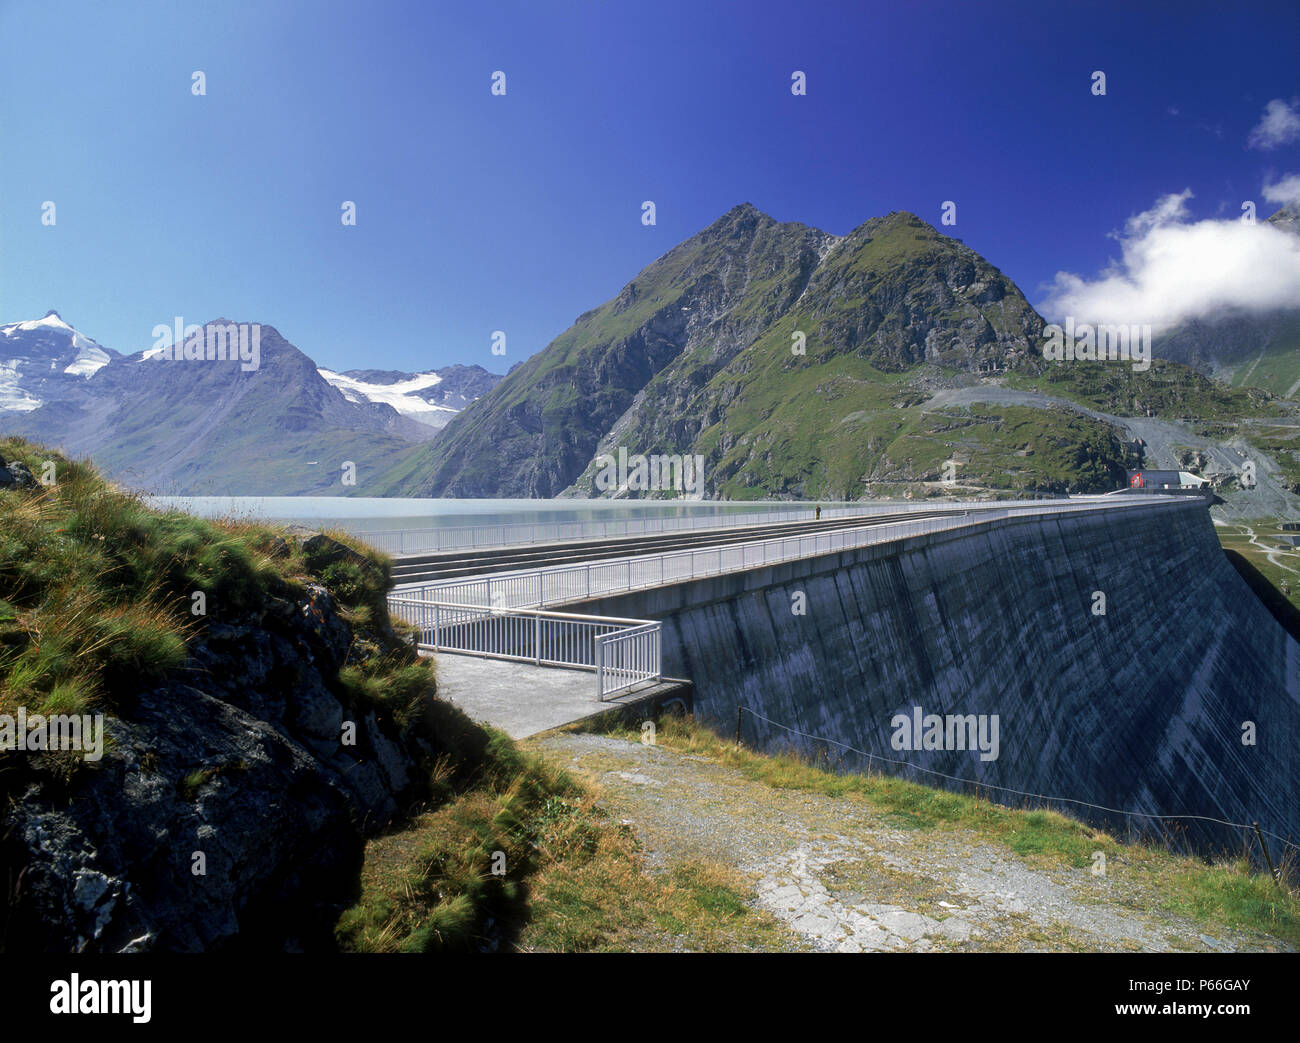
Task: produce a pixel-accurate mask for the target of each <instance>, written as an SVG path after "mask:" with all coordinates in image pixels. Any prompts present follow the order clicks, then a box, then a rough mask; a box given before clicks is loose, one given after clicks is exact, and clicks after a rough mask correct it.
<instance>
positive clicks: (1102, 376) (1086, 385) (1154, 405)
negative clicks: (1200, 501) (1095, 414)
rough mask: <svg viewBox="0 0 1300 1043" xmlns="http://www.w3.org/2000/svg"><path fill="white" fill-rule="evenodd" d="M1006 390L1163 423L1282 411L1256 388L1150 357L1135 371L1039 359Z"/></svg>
mask: <svg viewBox="0 0 1300 1043" xmlns="http://www.w3.org/2000/svg"><path fill="white" fill-rule="evenodd" d="M1007 386H1008V387H1013V388H1019V389H1022V390H1034V391H1041V392H1042V393H1044V394H1047V395H1055V396H1057V397H1060V398H1065V399H1069V400H1071V401H1073V402H1078V403H1080V404H1081V405H1085V406H1091V407H1092V408H1093V409H1096V410H1099V411H1101V412H1103V413H1111V414H1113V415H1115V416H1146V415H1148V413H1149V415H1151V416H1156V417H1160V418H1162V419H1165V420H1189V421H1192V422H1220V423H1222V422H1233V421H1240V420H1244V419H1250V418H1255V417H1264V416H1280V415H1283V414H1284V413H1285V408H1284V407H1283V404H1282V403H1281V402H1280V401H1279V400H1278V399H1277V397H1276V396H1275V395H1273V394H1272V393H1271V392H1269V391H1266V390H1264V389H1262V388H1256V387H1247V388H1233V387H1228V386H1227V385H1225V384H1221V383H1220V382H1218V381H1216V380H1214V379H1212V378H1210V377H1207V376H1204V375H1203V374H1201V373H1198V372H1197V371H1196V370H1194V369H1192V368H1191V367H1189V366H1184V365H1181V364H1179V363H1177V362H1168V361H1165V360H1164V359H1153V360H1152V362H1151V368H1150V369H1148V370H1146V371H1145V372H1141V373H1135V372H1134V371H1133V367H1132V364H1131V363H1128V362H1121V361H1116V362H1056V363H1051V362H1047V361H1045V360H1044V359H1042V358H1041V357H1039V358H1037V359H1036V360H1034V361H1033V362H1032V364H1031V365H1027V366H1025V367H1024V368H1023V369H1022V371H1021V372H1019V373H1014V374H1011V375H1010V376H1009V377H1008V379H1007Z"/></svg>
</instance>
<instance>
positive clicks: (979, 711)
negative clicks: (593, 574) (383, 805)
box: [569, 499, 1300, 857]
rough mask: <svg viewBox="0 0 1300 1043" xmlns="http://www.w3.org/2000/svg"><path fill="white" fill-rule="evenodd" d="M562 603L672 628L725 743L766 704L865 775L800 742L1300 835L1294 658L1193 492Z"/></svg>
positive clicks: (1172, 833)
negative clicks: (965, 728) (942, 734)
mask: <svg viewBox="0 0 1300 1043" xmlns="http://www.w3.org/2000/svg"><path fill="white" fill-rule="evenodd" d="M569 611H574V612H584V613H592V614H598V615H612V616H625V617H626V616H638V617H643V618H651V619H657V620H662V622H663V672H664V674H665V675H673V676H677V677H684V678H690V679H691V680H692V681H693V682H694V685H695V706H694V709H695V712H696V714H697V715H698V717H699V718H700V719H701V720H704V721H706V722H708V723H710V724H711V725H712V726H714V727H715V728H716V729H717V730H719V731H721V732H722V733H723V734H731V733H732V732H734V730H735V728H736V722H737V708H738V707H744V708H745V709H746V710H747V711H751V712H745V713H743V720H742V726H743V728H742V730H743V738H744V741H745V742H746V743H747V744H748V745H750V746H752V747H756V748H759V749H765V750H780V749H789V748H791V747H793V748H796V749H799V750H801V751H802V752H805V753H809V754H813V753H817V752H819V751H825V750H827V749H830V750H831V751H833V752H835V754H836V759H837V760H838V763H839V764H840V766H841V767H843V768H844V769H845V770H859V769H862V768H865V767H866V766H867V764H868V761H867V760H866V759H865V758H862V757H860V756H859V755H857V754H854V753H844V751H842V750H838V749H837V748H836V747H833V746H832V747H828V746H827V744H825V743H821V742H817V741H813V740H810V739H808V738H805V737H802V736H800V735H797V734H795V733H793V732H791V731H789V730H787V729H794V730H795V731H796V732H802V733H806V734H807V735H811V736H819V737H822V738H825V739H829V740H833V741H834V742H836V743H841V744H844V745H846V746H849V747H854V748H856V749H857V750H860V751H867V752H870V753H872V754H875V755H878V756H883V757H888V758H892V759H893V760H895V761H901V762H904V764H903V765H899V764H882V763H881V762H879V761H877V762H875V763H874V767H875V768H876V769H878V770H883V771H885V772H887V773H890V774H902V775H906V776H908V777H912V778H915V779H916V780H917V781H921V782H924V783H926V784H927V785H932V786H946V787H947V788H951V789H957V790H963V791H967V792H971V791H974V788H975V787H973V786H971V785H968V784H965V783H959V782H951V781H946V780H944V779H941V778H938V777H936V776H934V775H929V774H926V773H924V772H919V771H915V770H914V769H915V768H923V769H930V770H932V771H936V772H942V773H945V774H947V775H951V776H955V777H957V778H958V779H962V780H970V781H971V782H972V783H975V784H978V786H979V787H991V786H1000V787H1006V788H1007V789H1010V790H1019V791H1025V792H1027V793H1033V794H1040V795H1047V796H1051V797H1061V798H1071V799H1073V800H1075V801H1081V802H1086V803H1087V804H1092V805H1099V806H1100V807H1101V808H1109V809H1119V810H1121V811H1123V812H1128V813H1130V814H1129V815H1116V814H1112V813H1110V812H1107V811H1104V810H1100V809H1098V808H1090V807H1087V806H1084V805H1083V804H1077V803H1061V804H1051V803H1050V802H1048V801H1042V800H1038V799H1032V800H1023V799H1018V798H1017V797H1016V796H1015V795H1012V794H1007V793H1000V792H998V791H996V790H984V789H981V790H980V791H981V792H983V793H984V794H985V795H987V796H989V797H991V798H992V799H995V800H998V801H999V802H1001V803H1006V804H1010V805H1013V806H1025V805H1028V804H1032V805H1034V806H1054V807H1057V808H1059V810H1062V811H1065V812H1066V813H1068V814H1071V815H1073V816H1075V817H1078V818H1082V819H1084V820H1086V821H1089V822H1092V823H1093V824H1095V825H1097V826H1100V827H1102V828H1105V829H1107V830H1109V831H1112V832H1114V833H1115V834H1117V835H1119V836H1121V837H1124V836H1135V835H1140V834H1147V835H1151V834H1158V835H1160V836H1162V837H1163V838H1164V839H1165V840H1166V841H1168V842H1171V843H1172V844H1174V845H1175V846H1178V847H1183V848H1191V849H1198V850H1202V851H1208V850H1213V849H1226V850H1231V851H1240V850H1241V847H1242V842H1243V836H1242V831H1241V830H1240V829H1230V828H1227V827H1224V826H1220V825H1216V824H1215V823H1213V822H1207V821H1199V820H1196V819H1192V818H1181V819H1175V818H1164V819H1162V818H1143V817H1140V816H1142V815H1151V816H1205V817H1207V818H1212V819H1225V820H1228V821H1230V822H1234V823H1249V822H1253V821H1258V822H1259V824H1260V826H1261V827H1262V828H1263V829H1265V830H1268V831H1271V832H1272V833H1274V834H1277V835H1278V836H1281V837H1285V838H1287V839H1288V840H1292V841H1294V840H1296V839H1297V838H1300V814H1297V800H1296V797H1297V791H1298V790H1300V781H1298V780H1300V772H1298V770H1297V769H1298V768H1300V752H1298V751H1300V645H1297V643H1296V641H1294V640H1293V639H1292V638H1291V637H1290V636H1289V635H1288V634H1287V633H1286V631H1285V630H1284V629H1283V628H1282V627H1281V626H1280V625H1279V624H1278V623H1277V622H1276V621H1275V620H1274V618H1273V617H1272V615H1271V614H1270V613H1269V612H1268V610H1267V609H1266V608H1265V607H1264V606H1263V604H1262V603H1261V602H1260V601H1259V600H1258V599H1257V598H1256V596H1255V595H1254V594H1253V593H1252V592H1251V591H1250V589H1249V588H1248V587H1247V585H1246V583H1245V581H1244V580H1242V579H1241V578H1240V577H1239V576H1238V574H1237V573H1236V571H1235V570H1234V569H1233V568H1232V566H1231V564H1230V563H1229V562H1228V561H1227V560H1226V558H1225V556H1224V554H1223V552H1222V550H1221V549H1220V546H1219V542H1218V539H1217V537H1216V535H1215V533H1214V528H1213V524H1212V522H1211V520H1210V517H1209V512H1208V510H1207V508H1206V506H1205V503H1204V501H1202V500H1200V499H1187V500H1182V501H1179V502H1172V503H1171V502H1166V503H1160V504H1154V503H1153V504H1152V505H1150V506H1140V507H1130V508H1127V509H1125V510H1122V511H1113V512H1112V511H1092V512H1086V511H1085V512H1078V513H1064V514H1042V515H1031V516H1024V517H1011V518H1002V519H995V520H990V521H988V522H985V523H983V524H980V525H975V526H971V527H968V528H962V529H955V530H951V531H941V532H932V533H926V534H921V535H915V536H910V537H906V538H903V539H899V540H896V541H893V542H889V543H884V544H878V545H874V546H868V547H861V548H856V549H852V550H845V551H841V552H837V553H833V554H827V555H823V556H819V557H812V558H807V559H803V560H797V561H789V562H783V563H780V564H775V565H771V566H768V567H763V568H758V569H754V570H751V571H746V572H740V573H731V574H726V575H719V576H714V577H710V578H706V579H697V580H692V581H689V582H682V583H676V584H672V585H668V586H663V587H658V588H655V589H651V590H643V591H636V592H631V593H625V594H620V595H614V596H608V597H602V598H599V599H593V600H588V601H584V602H581V603H578V604H574V605H572V606H571V607H570V608H569ZM930 715H937V716H938V719H939V722H940V725H942V724H943V723H944V719H952V718H954V717H955V715H960V716H961V717H962V718H963V719H965V720H966V721H968V722H969V735H968V741H966V742H965V743H964V744H962V743H959V744H958V745H959V747H960V746H961V745H964V746H965V747H966V748H952V747H953V743H952V729H951V726H950V725H949V729H948V732H947V734H946V737H947V739H948V741H946V742H944V741H938V742H933V743H932V742H930V741H929V739H928V737H927V736H928V735H929V733H930V732H931V727H930V721H929V720H928V718H930ZM967 715H973V718H974V719H971V718H970V717H968V716H967ZM769 722H774V723H769ZM977 722H978V728H977ZM781 726H784V727H781ZM918 726H919V727H918ZM914 731H915V732H917V734H915V735H912V734H911V733H912V732H914ZM957 734H958V736H960V735H961V734H962V727H961V725H960V723H959V727H958V729H957ZM977 742H978V744H979V746H980V748H977V749H971V748H970V747H971V746H974V745H976V744H977ZM1270 845H1271V846H1272V847H1273V853H1274V857H1277V855H1278V854H1279V853H1280V848H1281V845H1280V844H1278V843H1277V842H1276V841H1274V840H1270Z"/></svg>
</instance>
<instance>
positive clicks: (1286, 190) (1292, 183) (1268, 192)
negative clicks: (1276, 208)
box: [1264, 174, 1300, 206]
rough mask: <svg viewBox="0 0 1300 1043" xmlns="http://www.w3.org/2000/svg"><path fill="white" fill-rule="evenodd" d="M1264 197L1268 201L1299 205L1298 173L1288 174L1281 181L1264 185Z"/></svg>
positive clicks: (1299, 185)
mask: <svg viewBox="0 0 1300 1043" xmlns="http://www.w3.org/2000/svg"><path fill="white" fill-rule="evenodd" d="M1264 198H1265V199H1267V200H1268V201H1269V202H1270V203H1280V204H1281V205H1282V206H1286V204H1288V203H1292V204H1297V205H1300V174H1288V175H1287V176H1286V177H1284V178H1283V179H1282V180H1281V181H1278V182H1275V183H1274V184H1271V185H1265V186H1264Z"/></svg>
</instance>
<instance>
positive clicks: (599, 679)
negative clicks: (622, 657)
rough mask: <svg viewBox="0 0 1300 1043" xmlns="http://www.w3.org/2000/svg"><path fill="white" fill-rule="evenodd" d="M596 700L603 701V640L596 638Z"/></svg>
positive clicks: (602, 638) (599, 636)
mask: <svg viewBox="0 0 1300 1043" xmlns="http://www.w3.org/2000/svg"><path fill="white" fill-rule="evenodd" d="M596 699H597V700H598V701H599V702H602V703H603V702H604V701H605V638H604V637H603V636H601V635H597V637H596Z"/></svg>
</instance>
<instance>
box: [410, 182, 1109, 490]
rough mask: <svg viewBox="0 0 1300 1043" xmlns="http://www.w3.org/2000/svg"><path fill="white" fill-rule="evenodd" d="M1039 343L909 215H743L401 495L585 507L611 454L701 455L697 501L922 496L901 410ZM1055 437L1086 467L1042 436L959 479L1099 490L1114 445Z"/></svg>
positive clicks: (458, 423)
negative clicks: (556, 499) (897, 485)
mask: <svg viewBox="0 0 1300 1043" xmlns="http://www.w3.org/2000/svg"><path fill="white" fill-rule="evenodd" d="M1042 326H1043V322H1042V319H1041V318H1040V317H1039V316H1038V315H1037V314H1036V313H1035V312H1034V310H1033V308H1032V307H1031V306H1030V305H1029V303H1028V302H1027V301H1026V300H1025V298H1024V295H1023V294H1022V293H1021V292H1020V291H1019V289H1018V288H1017V287H1016V286H1015V284H1014V283H1013V282H1012V281H1011V280H1010V279H1008V278H1007V277H1006V276H1005V275H1003V274H1002V273H1001V272H999V271H998V270H997V269H996V268H994V267H993V266H992V265H990V264H989V263H988V262H987V261H985V260H984V259H983V258H981V257H980V256H979V255H978V254H977V253H975V252H974V251H973V250H971V249H970V248H968V247H966V246H965V245H963V244H962V243H961V242H959V241H958V240H956V239H952V238H949V237H946V236H944V235H941V234H940V233H939V232H938V231H936V230H935V229H934V228H932V227H931V226H930V225H928V224H926V223H925V222H924V221H922V220H920V219H919V218H917V217H915V216H914V215H912V214H908V213H901V212H900V213H893V214H889V215H887V216H885V217H881V218H876V219H874V220H871V221H868V222H866V223H865V224H863V225H862V226H860V227H859V228H857V229H855V230H854V231H853V232H851V233H850V234H849V235H847V236H843V237H836V236H832V235H828V234H826V233H824V232H819V231H817V230H815V229H811V228H808V227H806V226H804V225H799V224H784V223H779V222H776V221H774V220H773V219H772V218H770V217H768V216H766V215H765V214H762V213H761V212H759V211H758V210H756V209H755V208H754V207H753V206H751V205H749V204H745V205H742V206H739V207H736V208H734V209H733V210H731V211H729V212H728V213H727V214H725V215H723V217H722V218H720V219H719V220H718V221H716V222H715V223H714V224H712V225H710V226H709V227H708V228H706V229H705V230H704V231H703V232H701V233H700V234H699V235H697V236H695V237H693V238H692V239H689V240H687V241H686V242H684V243H682V244H681V245H680V246H678V247H676V248H675V249H673V250H671V251H670V252H669V253H667V254H665V255H664V256H663V257H662V258H660V259H659V260H658V261H656V262H654V263H653V264H651V265H650V266H649V267H647V268H646V269H645V270H644V271H642V272H641V273H640V274H639V275H638V276H637V277H636V278H635V279H634V280H633V281H632V282H631V283H629V284H628V285H627V286H626V287H625V288H624V290H623V291H622V292H621V293H620V294H619V295H618V297H616V298H615V299H614V300H612V301H609V302H607V303H605V304H604V305H602V306H601V307H599V308H597V309H595V310H594V311H591V312H588V313H587V314H585V315H583V316H582V317H581V318H580V319H579V320H578V322H577V323H576V324H575V325H574V326H573V327H572V328H571V329H569V330H568V331H566V332H565V333H564V334H562V335H561V336H560V337H558V338H557V339H556V340H555V341H553V342H552V343H551V344H550V345H549V346H548V347H547V348H546V349H545V350H544V351H542V352H540V353H539V354H538V355H536V356H534V357H533V358H532V359H530V360H529V361H528V362H527V363H525V364H524V365H522V366H520V367H518V368H516V369H515V370H514V371H513V372H512V373H511V374H510V376H509V377H507V378H506V380H504V381H502V383H501V385H500V386H499V387H498V388H497V389H495V390H494V391H493V392H492V393H490V394H488V395H486V396H484V398H483V399H481V400H480V401H479V402H477V403H475V404H474V405H473V406H471V407H470V408H469V409H467V410H466V411H465V413H464V414H463V415H462V416H460V417H458V418H457V419H456V420H455V421H453V422H452V424H451V425H449V427H448V428H447V430H446V431H445V432H444V435H443V437H442V439H440V440H439V442H438V443H436V444H434V445H433V446H431V447H430V448H429V449H428V450H425V452H426V453H427V455H428V458H429V460H428V465H427V468H421V467H420V466H418V465H417V466H412V467H411V468H410V469H409V471H408V477H409V478H411V479H412V480H415V481H417V482H420V483H421V485H420V488H419V491H420V492H424V493H430V494H433V495H445V496H551V495H556V494H557V493H560V492H562V491H564V490H566V489H567V490H569V491H570V492H577V493H590V492H591V491H592V489H593V479H594V476H595V473H596V467H595V465H594V461H595V458H596V457H597V456H598V455H599V454H600V453H601V452H606V451H609V452H614V451H616V448H617V447H619V446H623V447H626V448H627V450H628V452H629V453H631V454H636V453H644V454H646V455H649V454H654V453H660V454H673V453H690V454H700V455H702V456H704V458H705V464H706V468H705V473H706V484H705V494H706V495H708V496H719V495H724V496H728V497H734V498H744V497H754V496H769V495H773V496H832V495H835V496H840V495H850V496H856V495H861V494H863V493H864V492H866V491H868V490H869V489H870V487H871V486H872V484H873V483H891V482H903V481H915V480H921V479H925V478H929V477H931V476H933V478H935V479H936V480H937V478H938V477H939V475H938V464H940V463H942V461H943V460H945V459H947V458H948V454H949V452H950V451H951V447H949V446H946V445H944V446H941V445H940V444H939V443H941V442H943V441H944V440H943V439H940V438H937V435H939V434H940V433H941V432H942V430H943V429H944V428H945V427H947V426H950V425H952V424H953V423H954V421H953V420H952V418H951V417H945V416H943V415H941V414H931V413H929V412H927V411H925V410H924V409H923V408H921V404H922V403H923V402H924V401H925V399H926V398H928V395H927V394H926V393H925V390H926V387H927V386H928V384H930V383H933V382H935V381H936V380H937V381H939V382H940V383H942V381H943V380H944V378H945V375H947V376H952V375H956V376H958V377H961V378H968V379H976V377H977V376H978V375H979V374H991V373H1005V372H1006V371H1007V370H1009V369H1033V368H1034V367H1035V365H1036V363H1035V359H1036V358H1037V344H1038V342H1039V340H1040V337H1041V332H1042ZM1003 419H1005V416H1004V411H1003V409H1002V408H1001V407H990V410H989V411H987V412H986V414H985V416H984V419H983V423H985V424H987V423H992V424H993V426H994V427H997V426H998V425H999V424H1000V423H1001V422H1002V420H1003ZM1021 419H1023V418H1021ZM1070 423H1071V424H1074V425H1076V426H1078V425H1083V426H1086V427H1089V428H1092V427H1094V426H1095V428H1096V430H1089V431H1087V432H1085V433H1082V434H1080V438H1079V444H1080V445H1086V446H1088V447H1089V448H1088V449H1087V450H1086V451H1085V455H1089V459H1090V461H1091V459H1092V457H1094V456H1095V457H1097V458H1098V459H1100V460H1101V461H1102V462H1101V464H1100V465H1099V466H1097V467H1094V466H1093V463H1092V462H1088V463H1085V464H1081V465H1079V466H1074V465H1071V464H1068V463H1065V464H1062V462H1061V461H1056V462H1054V463H1053V464H1051V465H1050V466H1049V465H1048V464H1047V463H1046V460H1047V455H1046V454H1043V453H1042V452H1041V450H1040V449H1036V448H1035V446H1039V447H1041V446H1043V445H1045V443H1044V441H1043V439H1044V437H1045V436H1046V434H1047V433H1048V430H1049V428H1050V426H1051V425H1050V424H1049V423H1046V421H1045V420H1044V418H1034V420H1033V421H1032V423H1031V425H1030V426H1032V427H1034V428H1035V430H1033V431H1027V430H1022V431H1021V435H1022V436H1023V437H1021V436H1014V437H1010V436H1009V437H1010V441H1014V442H1015V443H1016V444H1014V445H1011V444H1006V445H1003V444H998V445H996V446H992V445H990V447H989V450H990V451H988V452H985V451H984V448H985V445H984V443H985V440H984V439H983V438H982V437H977V438H975V439H973V440H970V441H972V442H973V449H974V450H975V451H973V452H971V453H968V454H966V456H967V458H968V459H967V460H966V461H965V462H968V463H972V464H973V472H975V473H980V474H983V476H984V477H985V478H987V479H989V480H990V481H989V484H993V485H997V486H999V487H1015V488H1021V487H1045V488H1046V487H1051V488H1061V489H1064V488H1078V487H1082V486H1091V485H1095V484H1098V483H1100V484H1101V485H1102V486H1104V487H1105V488H1110V487H1112V485H1113V484H1114V479H1115V476H1116V475H1117V474H1119V471H1120V470H1122V465H1123V463H1124V456H1123V450H1122V447H1121V445H1120V443H1119V440H1118V439H1117V438H1114V437H1111V435H1110V433H1109V429H1108V428H1107V427H1106V425H1105V424H1102V423H1100V422H1094V421H1089V420H1087V418H1073V419H1072V420H1071V421H1070ZM958 426H964V427H969V426H971V425H970V424H968V423H967V422H966V421H960V422H959V424H958ZM975 426H976V427H979V425H978V424H977V425H975ZM1021 427H1023V424H1021ZM1076 433H1077V432H1076ZM1016 438H1020V440H1019V441H1016ZM958 441H960V440H958ZM995 441H998V442H999V443H1002V442H1007V441H1008V439H1006V438H1003V437H1002V436H1001V435H999V437H998V439H996V440H995ZM1008 453H1009V454H1012V456H1013V457H1014V460H1015V466H1012V467H1010V469H1009V470H1010V476H1008V467H1007V466H1006V465H1007V463H1008V461H1007V458H1006V457H1007V454H1008ZM977 458H978V460H979V462H978V463H976V462H975V461H976V460H977ZM958 459H959V460H960V459H961V458H960V457H959V458H958ZM985 472H987V473H985Z"/></svg>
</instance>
